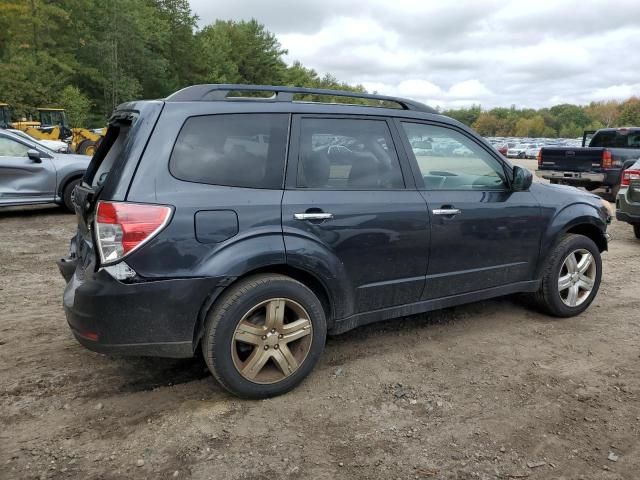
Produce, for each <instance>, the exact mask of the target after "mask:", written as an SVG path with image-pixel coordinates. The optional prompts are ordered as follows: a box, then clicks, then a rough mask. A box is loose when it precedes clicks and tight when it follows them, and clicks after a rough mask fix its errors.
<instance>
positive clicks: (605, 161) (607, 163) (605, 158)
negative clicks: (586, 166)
mask: <svg viewBox="0 0 640 480" xmlns="http://www.w3.org/2000/svg"><path fill="white" fill-rule="evenodd" d="M612 164H613V158H611V152H610V151H609V150H603V151H602V168H611V165H612Z"/></svg>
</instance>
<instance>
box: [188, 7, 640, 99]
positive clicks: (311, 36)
mask: <svg viewBox="0 0 640 480" xmlns="http://www.w3.org/2000/svg"><path fill="white" fill-rule="evenodd" d="M190 1H191V6H192V9H193V10H194V12H195V13H196V14H197V15H199V17H200V24H201V25H205V24H207V23H210V22H212V21H214V20H215V19H216V18H220V19H226V20H227V19H232V20H242V19H245V20H248V19H250V18H252V17H253V18H256V19H257V20H258V21H259V22H261V23H263V24H264V25H265V26H266V28H267V29H268V30H269V31H271V32H273V33H275V34H276V35H277V36H278V39H279V40H280V42H281V43H282V45H283V47H284V48H286V49H287V50H288V51H289V54H288V56H287V57H286V61H287V62H289V63H291V62H292V61H293V60H300V61H301V62H302V63H303V64H304V65H305V66H307V67H311V68H314V69H315V70H316V71H318V72H319V73H327V72H328V73H332V74H333V75H335V76H336V77H337V78H338V79H339V80H343V81H347V82H349V83H353V84H356V83H361V84H363V85H364V86H365V88H367V90H369V91H374V90H375V91H377V92H378V93H384V94H390V95H402V96H407V97H412V98H415V99H418V100H421V101H424V102H426V103H429V104H431V105H432V106H436V105H440V106H442V107H454V106H463V105H465V106H466V105H471V104H474V103H475V104H478V103H479V104H481V105H482V106H483V108H484V107H487V108H490V107H494V106H510V105H511V104H516V105H517V106H518V107H542V106H550V105H554V104H557V103H563V102H570V103H579V104H583V103H588V102H589V101H591V100H605V99H623V98H627V97H629V96H631V95H640V0H609V1H599V0H581V1H574V0H549V1H547V0H536V1H535V2H534V1H525V0H520V1H507V0H454V1H446V0H342V1H341V0H270V1H266V0H233V1H229V0H190Z"/></svg>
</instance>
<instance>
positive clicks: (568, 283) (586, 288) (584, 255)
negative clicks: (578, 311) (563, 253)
mask: <svg viewBox="0 0 640 480" xmlns="http://www.w3.org/2000/svg"><path fill="white" fill-rule="evenodd" d="M596 269H597V267H596V262H595V260H594V258H593V255H592V254H591V253H590V252H589V251H587V250H585V249H579V250H574V251H573V252H571V253H570V254H569V255H567V257H566V258H565V260H564V263H563V264H562V267H561V268H560V274H559V276H558V292H559V293H560V298H561V299H562V302H563V303H564V304H565V305H567V306H568V307H577V306H579V305H581V304H582V303H584V302H585V301H586V300H587V299H588V298H589V296H590V295H591V292H592V291H593V287H594V285H595V281H596V273H597V270H596Z"/></svg>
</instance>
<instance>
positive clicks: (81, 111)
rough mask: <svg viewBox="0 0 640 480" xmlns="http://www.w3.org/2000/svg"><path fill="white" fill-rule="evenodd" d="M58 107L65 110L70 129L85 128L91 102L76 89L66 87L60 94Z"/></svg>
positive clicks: (69, 86) (71, 86)
mask: <svg viewBox="0 0 640 480" xmlns="http://www.w3.org/2000/svg"><path fill="white" fill-rule="evenodd" d="M60 106H61V107H62V108H64V109H65V110H66V113H67V120H68V121H69V125H70V126H71V127H85V126H86V125H87V119H88V118H89V112H90V110H91V101H90V100H89V98H88V97H87V96H86V95H84V94H83V93H82V92H81V91H80V89H79V88H78V87H75V86H73V85H67V86H66V87H64V89H63V90H62V93H61V94H60Z"/></svg>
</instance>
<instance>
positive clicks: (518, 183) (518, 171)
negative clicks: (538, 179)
mask: <svg viewBox="0 0 640 480" xmlns="http://www.w3.org/2000/svg"><path fill="white" fill-rule="evenodd" d="M532 182H533V174H532V173H531V172H530V171H529V170H527V169H526V168H522V167H521V166H519V165H516V166H515V167H513V191H514V192H526V191H527V190H529V188H530V187H531V183H532Z"/></svg>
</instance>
